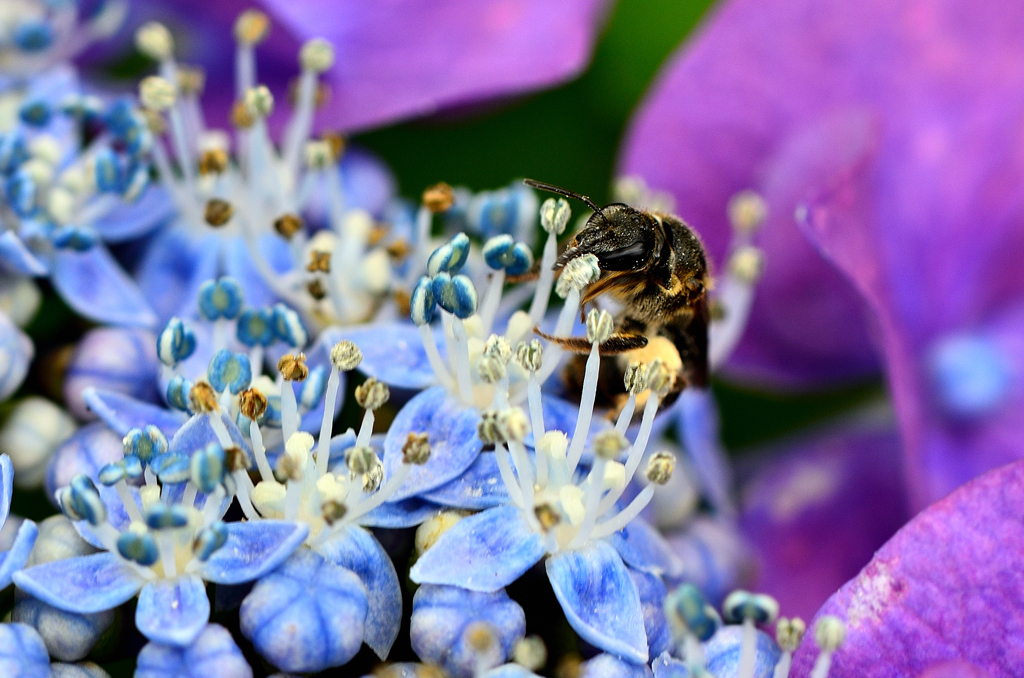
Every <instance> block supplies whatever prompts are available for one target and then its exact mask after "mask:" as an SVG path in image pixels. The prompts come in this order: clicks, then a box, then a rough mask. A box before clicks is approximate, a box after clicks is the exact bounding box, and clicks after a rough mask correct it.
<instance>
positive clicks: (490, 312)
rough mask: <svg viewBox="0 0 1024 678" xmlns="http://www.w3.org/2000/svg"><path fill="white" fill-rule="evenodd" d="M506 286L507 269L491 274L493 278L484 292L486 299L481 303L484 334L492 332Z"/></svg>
mask: <svg viewBox="0 0 1024 678" xmlns="http://www.w3.org/2000/svg"><path fill="white" fill-rule="evenodd" d="M504 286H505V269H503V268H501V269H498V270H497V271H494V272H493V273H492V274H491V280H490V282H489V283H488V285H487V291H486V292H484V300H483V302H482V303H481V304H480V321H481V324H482V326H483V332H482V334H484V335H488V334H490V333H491V327H492V326H493V325H494V316H495V315H497V313H498V305H499V304H500V303H501V293H502V289H503V288H504Z"/></svg>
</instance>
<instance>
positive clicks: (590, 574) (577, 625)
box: [546, 542, 648, 664]
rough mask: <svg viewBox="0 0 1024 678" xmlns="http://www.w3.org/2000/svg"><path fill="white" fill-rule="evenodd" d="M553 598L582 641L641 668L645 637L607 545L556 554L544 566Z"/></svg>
mask: <svg viewBox="0 0 1024 678" xmlns="http://www.w3.org/2000/svg"><path fill="white" fill-rule="evenodd" d="M546 565H547V571H548V578H549V579H550V580H551V586H552V588H554V590H555V597H556V598H558V602H559V603H560V604H561V605H562V610H563V611H564V612H565V617H566V619H567V620H568V622H569V625H570V626H572V627H573V629H575V630H576V633H578V634H580V637H582V638H583V640H585V641H587V642H588V643H590V644H591V645H593V646H594V647H598V648H600V649H602V650H604V651H605V652H608V653H610V654H614V655H616V656H618V657H622V658H623V659H627V660H629V661H632V662H635V663H637V664H646V663H647V656H648V652H647V633H646V631H645V630H644V615H643V610H642V609H641V607H640V594H639V593H637V590H636V585H635V584H634V583H633V580H632V579H631V578H630V576H629V571H628V570H627V569H626V566H625V565H623V564H622V558H620V557H619V554H617V553H616V552H615V549H613V548H612V547H611V546H609V545H608V544H605V543H604V542H594V543H591V544H588V545H587V546H585V547H584V548H582V549H579V550H576V551H561V552H559V553H556V554H554V555H553V556H551V557H550V558H548V561H547V563H546Z"/></svg>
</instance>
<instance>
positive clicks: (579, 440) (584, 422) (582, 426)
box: [545, 342, 601, 477]
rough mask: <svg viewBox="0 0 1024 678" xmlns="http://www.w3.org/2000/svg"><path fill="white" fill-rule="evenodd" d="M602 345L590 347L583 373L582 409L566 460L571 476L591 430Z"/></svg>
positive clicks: (595, 343)
mask: <svg viewBox="0 0 1024 678" xmlns="http://www.w3.org/2000/svg"><path fill="white" fill-rule="evenodd" d="M599 351H600V345H599V344H598V343H597V342H594V344H593V345H592V346H591V347H590V356H589V357H588V358H587V368H586V372H585V373H584V375H583V394H582V395H581V396H580V411H579V415H578V416H577V417H576V428H575V429H574V430H573V433H572V442H571V443H570V444H569V452H568V454H567V455H566V460H567V462H568V465H569V476H570V477H571V476H572V474H573V472H574V471H575V470H576V466H577V465H578V464H579V462H580V456H582V454H583V444H584V443H585V442H586V440H587V433H588V432H589V431H590V420H591V418H592V417H593V414H594V400H595V399H596V398H597V375H598V372H599V370H600V366H601V355H600V352H599ZM545 357H547V354H545Z"/></svg>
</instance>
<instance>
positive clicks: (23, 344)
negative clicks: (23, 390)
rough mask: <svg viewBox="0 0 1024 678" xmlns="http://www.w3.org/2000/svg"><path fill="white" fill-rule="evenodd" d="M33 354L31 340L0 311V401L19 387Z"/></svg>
mask: <svg viewBox="0 0 1024 678" xmlns="http://www.w3.org/2000/svg"><path fill="white" fill-rule="evenodd" d="M34 354H35V347H33V345H32V340H31V339H29V338H28V336H26V335H25V333H24V332H22V331H21V330H20V329H19V328H18V326H17V325H15V324H14V323H12V322H11V320H10V318H8V317H7V314H6V313H3V312H2V311H0V400H5V399H7V398H8V397H10V396H11V395H12V394H13V393H14V392H15V391H16V390H18V387H19V386H21V382H22V381H24V380H25V375H26V374H28V366H29V363H30V362H31V361H32V356H33V355H34Z"/></svg>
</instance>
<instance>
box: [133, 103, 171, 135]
mask: <svg viewBox="0 0 1024 678" xmlns="http://www.w3.org/2000/svg"><path fill="white" fill-rule="evenodd" d="M139 112H140V113H142V117H143V118H145V119H146V127H148V128H149V131H150V132H152V133H153V134H155V135H157V136H160V135H161V134H163V133H164V132H166V131H167V121H166V120H164V116H162V115H160V114H159V113H157V112H156V111H151V110H149V109H148V108H143V109H140V111H139Z"/></svg>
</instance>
